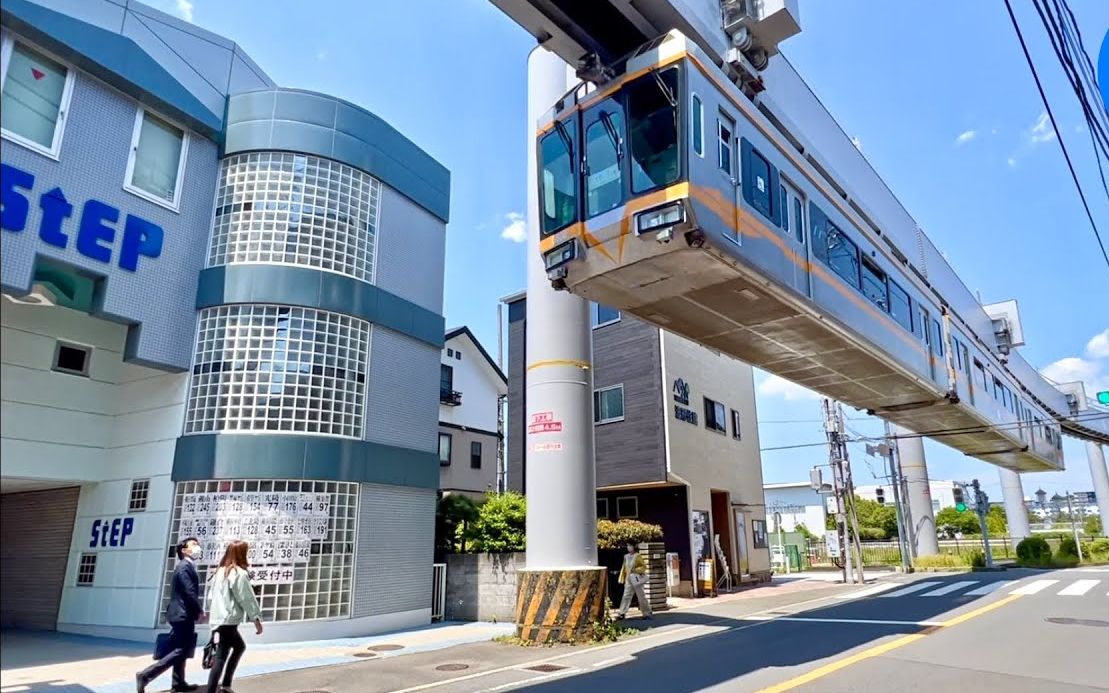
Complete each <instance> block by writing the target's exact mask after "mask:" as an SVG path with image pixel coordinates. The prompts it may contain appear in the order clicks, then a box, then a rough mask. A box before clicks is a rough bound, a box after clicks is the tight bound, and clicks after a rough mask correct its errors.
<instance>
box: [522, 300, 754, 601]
mask: <svg viewBox="0 0 1109 693" xmlns="http://www.w3.org/2000/svg"><path fill="white" fill-rule="evenodd" d="M505 302H506V303H507V304H508V391H509V399H508V402H509V404H508V422H509V424H508V487H509V488H510V489H514V490H518V491H523V492H525V493H526V492H528V491H529V489H528V484H527V481H528V480H527V467H526V461H527V446H526V440H525V438H526V434H525V430H526V428H527V426H526V422H525V416H526V411H527V402H526V391H525V382H524V381H525V373H526V368H527V363H528V357H527V354H526V353H525V352H526V334H527V320H526V313H527V310H526V305H527V301H526V296H525V295H524V294H523V293H520V294H517V295H514V296H510V297H508V298H506V299H505ZM591 310H592V321H593V387H594V393H593V417H594V423H595V426H596V439H595V450H596V459H597V516H598V518H607V519H610V520H619V519H623V518H633V519H638V520H641V521H644V522H649V523H653V524H658V525H660V526H661V527H662V530H663V534H664V537H663V539H664V541H665V543H666V550H667V551H668V552H676V553H677V554H678V555H679V558H680V561H681V563H680V586H679V589H678V591H679V592H680V593H684V594H689V593H691V592H692V590H693V576H694V565H695V564H696V562H697V561H698V560H699V559H701V558H712V557H714V550H713V547H714V543H715V538H716V536H717V535H719V543H720V547H721V551H722V553H723V557H724V559H725V561H726V562H727V564H728V569H729V572H731V573H733V574H734V575H735V576H736V577H737V578H739V579H755V578H759V577H765V576H767V575H768V573H769V570H770V555H769V551H768V549H767V525H766V512H765V509H764V506H763V495H762V494H763V488H762V464H761V458H760V455H759V438H758V427H757V424H756V416H755V394H754V380H753V375H752V370H751V367H750V366H749V365H747V364H745V363H742V362H740V361H736V360H735V359H732V358H730V357H726V356H722V355H720V354H718V353H715V352H713V351H710V350H709V349H706V348H704V347H702V346H700V345H698V344H695V343H693V342H691V341H689V340H686V339H683V338H681V337H678V336H675V335H673V334H670V333H668V332H665V331H662V330H660V329H658V328H657V327H654V326H652V325H649V324H647V323H644V322H641V321H639V320H636V319H633V318H631V317H629V316H625V315H621V314H620V312H619V311H616V310H613V309H610V308H607V307H605V306H598V305H594V306H592V309H591ZM721 569H722V566H720V565H719V561H718V565H717V573H718V574H719V573H720V570H721Z"/></svg>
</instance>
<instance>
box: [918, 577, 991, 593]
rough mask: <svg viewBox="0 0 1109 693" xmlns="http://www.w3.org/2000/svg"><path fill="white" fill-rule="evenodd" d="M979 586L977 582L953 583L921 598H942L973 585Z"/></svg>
mask: <svg viewBox="0 0 1109 693" xmlns="http://www.w3.org/2000/svg"><path fill="white" fill-rule="evenodd" d="M977 584H978V581H977V580H960V581H958V582H953V583H951V584H950V585H944V586H943V587H941V588H939V589H938V590H932V591H931V592H925V593H924V594H922V595H920V596H922V597H942V596H943V595H945V594H951V593H952V592H958V591H959V590H961V589H963V588H964V587H970V586H971V585H977Z"/></svg>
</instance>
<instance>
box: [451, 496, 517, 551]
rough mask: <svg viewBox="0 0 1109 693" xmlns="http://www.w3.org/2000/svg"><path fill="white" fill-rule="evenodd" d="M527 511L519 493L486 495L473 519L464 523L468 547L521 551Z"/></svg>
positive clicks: (478, 549) (480, 549)
mask: <svg viewBox="0 0 1109 693" xmlns="http://www.w3.org/2000/svg"><path fill="white" fill-rule="evenodd" d="M527 514H528V506H527V501H526V500H525V499H524V497H523V496H522V495H520V494H519V493H514V492H511V491H509V492H507V493H490V494H488V495H487V496H486V498H485V502H484V503H482V504H481V507H480V508H478V514H477V518H476V519H475V520H473V521H472V522H469V523H467V525H466V531H465V535H466V538H467V539H468V540H469V541H468V543H467V546H468V548H469V549H470V550H471V551H476V552H486V553H509V552H513V551H523V550H524V549H525V547H526V545H527V544H526V538H525V534H524V533H525V528H526V524H527Z"/></svg>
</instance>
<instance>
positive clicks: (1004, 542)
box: [805, 536, 1017, 567]
mask: <svg viewBox="0 0 1109 693" xmlns="http://www.w3.org/2000/svg"><path fill="white" fill-rule="evenodd" d="M862 547H863V565H866V566H884V565H885V566H897V565H901V550H900V548H899V547H898V544H897V542H896V541H864V542H863V543H862ZM939 548H940V554H945V555H950V556H962V555H967V554H972V553H974V552H977V551H982V550H983V542H982V538H981V537H978V536H970V537H966V538H964V539H941V540H940V542H939ZM990 551H991V552H992V554H993V557H994V559H1008V558H1016V555H1017V554H1016V542H1014V541H1013V539H1012V537H990ZM805 558H806V559H807V561H806V562H807V563H808V565H809V567H836V566H838V563H837V562H836V561H835V560H833V558H832V557H831V556H829V555H828V547H827V545H826V544H825V542H824V540H823V539H812V540H810V541H809V542H808V545H807V546H806V547H805Z"/></svg>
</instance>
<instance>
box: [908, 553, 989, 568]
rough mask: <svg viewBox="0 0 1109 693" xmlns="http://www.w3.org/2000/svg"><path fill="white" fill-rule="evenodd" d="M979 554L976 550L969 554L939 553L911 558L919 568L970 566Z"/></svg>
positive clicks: (914, 565)
mask: <svg viewBox="0 0 1109 693" xmlns="http://www.w3.org/2000/svg"><path fill="white" fill-rule="evenodd" d="M979 555H981V552H980V551H976V552H974V553H970V554H950V553H941V554H938V555H936V556H919V557H917V558H916V559H914V560H913V567H914V568H920V569H928V568H933V569H935V568H970V567H971V566H973V565H975V562H976V559H977V557H978V556H979ZM983 563H984V559H983Z"/></svg>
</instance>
